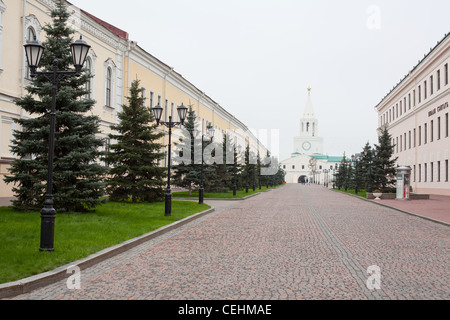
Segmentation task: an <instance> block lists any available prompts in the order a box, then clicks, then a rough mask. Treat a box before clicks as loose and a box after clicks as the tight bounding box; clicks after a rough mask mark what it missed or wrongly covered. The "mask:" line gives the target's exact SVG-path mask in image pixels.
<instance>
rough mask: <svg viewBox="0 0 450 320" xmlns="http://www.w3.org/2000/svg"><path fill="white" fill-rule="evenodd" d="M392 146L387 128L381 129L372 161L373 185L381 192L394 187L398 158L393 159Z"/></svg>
mask: <svg viewBox="0 0 450 320" xmlns="http://www.w3.org/2000/svg"><path fill="white" fill-rule="evenodd" d="M394 147H395V146H394V145H392V136H391V135H390V134H389V131H388V129H387V128H383V129H381V134H380V136H379V137H378V145H376V146H375V150H376V153H377V156H376V157H375V160H374V165H373V167H374V170H373V176H374V185H375V186H376V187H377V188H378V189H380V190H381V191H382V192H387V191H389V190H388V189H389V188H391V187H394V186H395V182H396V173H397V172H396V163H397V160H398V158H393V155H394Z"/></svg>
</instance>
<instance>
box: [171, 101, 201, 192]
mask: <svg viewBox="0 0 450 320" xmlns="http://www.w3.org/2000/svg"><path fill="white" fill-rule="evenodd" d="M195 119H196V115H195V111H194V110H193V109H192V105H190V106H189V111H188V113H187V116H186V121H185V122H184V130H182V131H181V134H182V136H181V137H180V139H179V142H175V143H174V145H175V149H176V151H175V152H176V153H177V156H176V157H174V161H175V162H177V165H175V166H174V167H173V170H174V175H173V183H174V184H175V185H177V186H179V187H183V188H187V189H188V190H189V193H191V192H192V189H193V188H195V187H197V186H199V185H200V169H201V168H200V165H199V164H195V159H196V158H197V159H198V158H199V157H201V155H200V154H197V155H196V154H195V153H196V151H197V152H200V151H199V150H196V148H195V143H196V142H197V143H200V141H196V139H195V138H194V133H193V132H194V130H195V126H196V124H195ZM197 149H199V148H197ZM189 150H190V156H188V155H187V154H183V151H184V152H187V153H189Z"/></svg>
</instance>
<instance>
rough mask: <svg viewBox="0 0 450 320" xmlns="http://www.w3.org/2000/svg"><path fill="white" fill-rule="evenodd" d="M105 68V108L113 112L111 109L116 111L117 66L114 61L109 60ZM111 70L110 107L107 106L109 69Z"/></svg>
mask: <svg viewBox="0 0 450 320" xmlns="http://www.w3.org/2000/svg"><path fill="white" fill-rule="evenodd" d="M104 68H105V79H104V80H105V81H104V83H105V88H104V106H105V110H111V109H115V107H114V106H115V101H116V99H115V92H116V90H115V87H116V70H117V66H116V64H115V63H114V61H113V60H112V59H111V58H109V59H108V60H106V61H105V63H104ZM109 68H110V69H111V101H110V105H109V106H108V105H107V100H108V98H107V90H106V89H107V86H108V69H109Z"/></svg>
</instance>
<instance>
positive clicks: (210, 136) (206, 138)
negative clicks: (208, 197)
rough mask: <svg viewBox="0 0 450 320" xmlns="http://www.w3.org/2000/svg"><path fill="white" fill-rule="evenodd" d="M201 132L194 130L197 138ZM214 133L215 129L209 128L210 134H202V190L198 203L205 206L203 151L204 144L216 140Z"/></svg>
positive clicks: (200, 190)
mask: <svg viewBox="0 0 450 320" xmlns="http://www.w3.org/2000/svg"><path fill="white" fill-rule="evenodd" d="M199 133H200V132H199V130H198V129H195V130H194V135H195V136H197V135H198V134H199ZM214 133H215V130H214V128H213V127H210V128H208V133H207V135H206V136H205V135H204V134H203V133H202V163H201V173H200V188H199V190H198V203H199V204H203V199H204V194H205V188H204V187H203V163H204V162H205V161H204V155H203V153H204V150H203V142H212V141H213V139H214Z"/></svg>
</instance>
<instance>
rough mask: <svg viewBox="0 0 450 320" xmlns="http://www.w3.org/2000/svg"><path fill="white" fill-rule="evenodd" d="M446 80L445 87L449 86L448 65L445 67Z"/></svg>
mask: <svg viewBox="0 0 450 320" xmlns="http://www.w3.org/2000/svg"><path fill="white" fill-rule="evenodd" d="M444 78H445V79H444V81H445V85H448V63H447V64H446V65H445V66H444Z"/></svg>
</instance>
